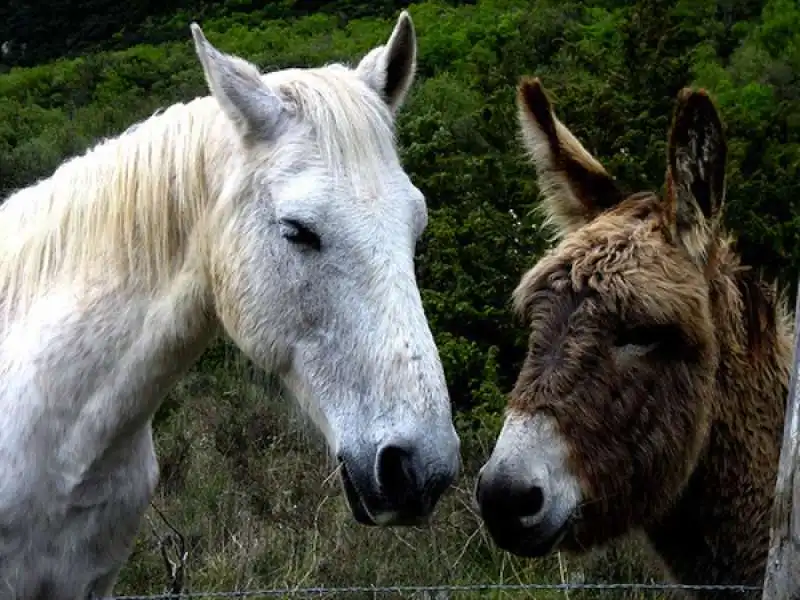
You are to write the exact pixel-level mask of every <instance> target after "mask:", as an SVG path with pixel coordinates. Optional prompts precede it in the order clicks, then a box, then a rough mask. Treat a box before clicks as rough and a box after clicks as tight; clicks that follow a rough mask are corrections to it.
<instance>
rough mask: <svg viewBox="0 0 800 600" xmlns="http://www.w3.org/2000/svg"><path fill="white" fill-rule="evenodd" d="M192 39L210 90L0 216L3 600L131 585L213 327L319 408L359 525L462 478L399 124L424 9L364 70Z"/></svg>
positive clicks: (420, 514) (67, 599)
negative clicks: (262, 55) (177, 393)
mask: <svg viewBox="0 0 800 600" xmlns="http://www.w3.org/2000/svg"><path fill="white" fill-rule="evenodd" d="M192 33H193V36H194V42H195V48H196V51H197V54H198V56H199V58H200V62H201V63H202V67H203V69H204V71H205V76H206V81H207V83H208V86H209V89H210V91H211V96H207V97H204V98H198V99H195V100H193V101H191V102H189V103H188V104H175V105H173V106H171V107H169V108H168V109H167V110H166V111H165V112H164V113H163V114H160V115H157V116H153V117H151V118H150V119H147V120H145V121H143V122H142V123H139V124H138V125H137V126H136V127H134V128H131V129H129V130H128V131H126V132H125V133H123V134H122V135H120V136H119V137H117V138H114V139H110V140H106V141H103V142H102V143H100V144H99V145H97V146H95V147H94V148H92V149H90V150H89V151H87V152H86V154H84V155H83V156H80V157H76V158H73V159H71V160H69V161H67V162H65V163H64V164H62V165H61V166H60V167H59V168H58V169H57V170H56V171H55V172H54V173H53V174H52V175H51V176H50V177H49V178H47V179H44V180H42V181H39V182H37V183H35V184H34V185H32V186H30V187H28V188H26V189H23V190H20V191H17V192H16V193H14V194H13V195H12V196H10V197H9V198H8V199H7V200H6V201H5V203H4V204H3V205H2V207H0V598H3V599H6V598H9V599H15V600H33V599H37V600H40V599H41V600H44V599H47V600H78V599H80V600H84V599H86V598H92V597H97V596H105V595H110V594H111V593H112V589H113V585H114V582H115V580H116V577H117V574H118V572H119V570H120V568H121V567H122V565H123V564H124V562H125V561H126V560H127V558H128V556H129V552H130V550H131V546H132V543H133V540H134V537H135V535H136V533H137V530H138V527H139V524H140V521H141V519H142V517H143V514H144V512H145V510H146V508H147V506H148V504H149V502H150V500H151V497H152V494H153V491H154V488H155V486H156V482H157V479H158V465H157V460H156V456H155V453H154V447H153V439H152V431H151V419H152V417H153V414H154V412H155V411H156V409H157V408H158V406H159V404H160V403H161V402H162V399H163V397H164V394H165V392H166V391H167V390H168V389H169V388H170V387H171V386H172V385H173V384H174V383H175V381H176V380H177V379H178V378H179V377H180V376H181V375H182V374H183V373H185V372H186V371H187V369H188V368H189V367H190V366H191V364H192V363H193V361H195V360H196V359H197V358H198V357H199V355H200V353H201V352H202V351H203V349H204V348H205V347H206V346H207V344H208V343H209V342H210V340H211V338H212V336H213V334H214V332H215V331H217V330H218V326H221V327H222V328H223V329H224V331H225V332H227V334H228V335H229V336H230V337H231V338H232V339H233V340H234V341H235V343H236V344H237V345H238V346H239V348H241V349H242V350H243V351H244V352H245V353H246V354H247V355H248V356H249V357H250V359H252V360H253V361H254V362H255V363H256V364H257V365H259V366H260V367H262V368H263V369H266V370H269V371H271V372H274V373H277V374H278V375H279V376H280V377H281V378H282V380H283V382H284V383H285V385H286V387H287V389H288V391H289V392H290V393H291V394H292V395H293V396H295V397H297V398H298V399H299V400H300V401H301V402H302V403H303V405H304V406H305V407H306V408H307V409H308V411H309V413H310V414H311V416H312V418H313V420H314V422H315V423H316V424H317V426H318V427H319V428H320V429H321V430H322V432H323V433H324V435H325V436H326V439H327V442H328V445H329V449H330V451H331V453H332V454H333V455H334V456H335V457H336V458H337V459H338V461H339V464H340V466H341V469H340V472H341V479H342V484H343V487H344V490H345V495H346V497H347V499H348V503H349V505H350V507H351V510H352V513H353V515H354V516H355V519H356V520H358V521H359V522H361V523H367V524H373V525H382V526H388V525H406V524H412V523H419V522H422V521H424V520H425V519H426V518H427V517H428V516H429V515H430V514H431V512H432V510H433V508H434V505H435V504H436V503H437V500H438V499H439V497H440V496H441V495H442V493H443V492H444V491H445V489H446V488H447V487H448V486H449V485H450V484H451V483H452V482H453V480H454V479H455V477H456V476H457V472H458V468H459V439H458V436H457V434H456V431H455V429H454V427H453V422H452V414H451V407H450V401H449V397H448V392H447V388H446V384H445V379H444V374H443V371H442V366H441V363H440V360H439V355H438V352H437V348H436V346H435V344H434V340H433V337H432V335H431V331H430V329H429V325H428V322H427V320H426V317H425V314H424V312H423V307H422V303H421V299H420V294H419V290H418V288H417V285H416V280H415V275H414V264H413V259H414V250H415V242H416V240H417V238H418V237H419V236H420V234H421V233H422V231H423V229H424V228H425V225H426V219H427V213H426V206H425V200H424V197H423V195H422V194H421V193H420V191H419V190H418V189H417V188H416V187H414V185H413V184H412V183H411V181H410V180H409V178H408V176H407V175H406V173H405V172H404V170H403V168H402V167H401V165H400V162H399V159H398V156H397V151H396V148H395V142H394V135H393V133H394V131H393V127H394V115H395V112H396V110H397V109H398V107H399V106H400V105H401V104H402V103H403V101H404V99H405V96H406V93H407V91H408V88H409V86H410V84H411V82H412V79H413V77H414V71H415V66H416V35H415V31H414V27H413V24H412V22H411V19H410V18H409V16H408V14H406V13H405V12H403V13H402V14H401V16H400V18H399V19H398V21H397V25H396V26H395V28H394V31H393V33H392V35H391V37H390V38H389V40H388V42H387V43H386V44H385V45H384V46H378V47H376V48H374V49H373V50H372V51H371V52H370V53H369V54H367V55H366V56H365V57H364V58H363V60H361V62H360V63H359V64H358V65H357V67H356V68H354V69H351V68H349V67H346V66H344V65H328V66H325V67H322V68H315V69H290V70H284V71H278V72H273V73H269V74H266V75H262V74H260V73H259V71H258V70H257V69H256V67H255V66H254V65H252V64H250V63H248V62H246V61H244V60H242V59H240V58H236V57H233V56H229V55H226V54H223V53H221V52H219V51H218V50H216V49H215V48H214V47H213V46H212V45H211V44H209V42H208V41H207V40H206V38H205V37H204V35H203V33H202V31H201V30H200V28H199V27H198V26H197V25H195V24H193V25H192Z"/></svg>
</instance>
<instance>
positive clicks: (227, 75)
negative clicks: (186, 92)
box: [191, 23, 286, 139]
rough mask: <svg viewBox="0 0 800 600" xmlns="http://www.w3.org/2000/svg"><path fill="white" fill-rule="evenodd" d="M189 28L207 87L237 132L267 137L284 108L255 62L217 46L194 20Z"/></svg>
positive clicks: (245, 135)
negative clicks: (230, 53) (226, 52)
mask: <svg viewBox="0 0 800 600" xmlns="http://www.w3.org/2000/svg"><path fill="white" fill-rule="evenodd" d="M191 30H192V37H193V38H194V45H195V51H196V52H197V56H198V58H199V59H200V63H201V64H202V65H203V71H204V73H205V77H206V83H207V84H208V88H209V90H210V92H211V94H212V95H213V96H214V97H215V98H216V99H217V101H218V102H219V104H220V106H221V107H222V110H223V111H224V112H225V114H226V115H227V116H228V118H229V119H230V120H231V121H232V122H233V124H234V126H235V127H236V129H237V131H238V132H239V134H240V135H241V136H242V137H244V138H247V139H252V138H262V139H263V138H270V137H271V136H272V135H273V134H274V132H275V129H276V128H277V125H278V122H279V121H280V119H281V117H282V116H283V114H284V113H285V111H286V106H285V105H284V103H283V102H282V101H281V99H280V98H279V97H278V96H277V95H276V94H275V93H274V92H273V91H272V90H270V89H269V88H268V87H267V86H266V85H264V82H263V81H262V80H261V73H260V72H259V70H258V68H257V67H256V66H255V65H254V64H252V63H250V62H248V61H246V60H243V59H241V58H239V57H237V56H231V55H229V54H225V53H223V52H220V51H219V50H217V49H216V48H215V47H214V46H212V45H211V43H210V42H209V41H208V40H207V39H206V36H205V35H204V34H203V30H202V29H200V26H199V25H197V23H192V24H191Z"/></svg>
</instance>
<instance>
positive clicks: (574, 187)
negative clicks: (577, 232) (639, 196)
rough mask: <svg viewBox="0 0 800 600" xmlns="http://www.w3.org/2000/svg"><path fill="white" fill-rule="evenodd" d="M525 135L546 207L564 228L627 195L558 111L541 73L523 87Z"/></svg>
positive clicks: (520, 106)
mask: <svg viewBox="0 0 800 600" xmlns="http://www.w3.org/2000/svg"><path fill="white" fill-rule="evenodd" d="M517 109H518V119H519V124H520V128H521V133H522V140H523V143H524V145H525V148H526V149H527V150H528V153H529V154H530V157H531V159H532V160H533V164H534V166H535V168H536V174H537V177H538V184H539V189H540V190H541V192H542V194H543V197H544V198H543V208H544V209H545V211H546V213H547V217H548V219H549V220H550V221H552V222H553V223H554V224H555V225H556V226H557V228H558V233H559V234H564V233H567V232H569V231H572V230H574V229H577V228H578V227H580V226H581V225H583V224H584V223H586V222H587V221H589V220H591V219H592V218H593V217H594V216H595V215H596V214H598V213H600V212H601V211H603V210H605V209H607V208H610V207H612V206H614V205H615V204H616V203H617V202H619V201H620V200H621V199H622V194H621V193H620V191H619V189H618V188H617V185H616V183H615V182H614V179H613V178H612V177H611V176H610V175H609V174H608V173H607V172H606V170H605V168H603V165H601V164H600V163H599V162H598V161H597V159H595V158H594V156H592V155H591V154H590V153H589V152H588V151H587V150H586V149H585V148H584V147H583V146H582V145H581V143H580V142H579V141H578V140H577V139H576V138H575V136H574V135H572V133H571V132H570V131H569V129H567V128H566V127H565V126H564V125H563V124H562V123H561V122H560V121H559V120H558V119H557V118H556V116H555V115H554V114H553V109H552V106H551V104H550V100H549V99H548V97H547V94H546V92H545V90H544V88H543V87H542V84H541V82H540V81H539V79H538V78H523V79H522V81H521V82H520V85H519V88H518V92H517Z"/></svg>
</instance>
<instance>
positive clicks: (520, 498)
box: [475, 415, 582, 557]
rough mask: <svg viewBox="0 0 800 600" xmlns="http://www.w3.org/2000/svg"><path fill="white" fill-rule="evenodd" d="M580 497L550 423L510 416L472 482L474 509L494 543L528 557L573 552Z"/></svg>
mask: <svg viewBox="0 0 800 600" xmlns="http://www.w3.org/2000/svg"><path fill="white" fill-rule="evenodd" d="M581 498H582V492H581V486H580V483H579V481H578V479H577V478H576V477H575V476H574V475H573V474H572V473H571V472H570V471H569V469H568V466H567V448H566V446H565V444H564V442H563V440H562V439H561V437H560V436H558V435H556V432H555V428H554V426H553V423H552V422H551V421H550V420H549V419H546V418H540V417H539V418H537V417H523V416H515V415H511V416H509V417H508V418H507V419H506V421H505V423H504V425H503V429H502V431H501V432H500V436H499V437H498V440H497V444H496V445H495V449H494V451H493V452H492V455H491V456H490V457H489V460H488V461H487V462H486V464H485V465H484V466H483V467H482V468H481V470H480V472H479V474H478V479H477V481H476V483H475V500H476V503H477V506H478V510H479V511H480V514H481V518H482V519H483V521H484V523H485V524H486V528H487V530H488V531H489V535H490V536H491V537H492V540H493V541H494V543H495V544H497V545H498V546H499V547H500V548H502V549H503V550H506V551H508V552H511V553H513V554H517V555H519V556H527V557H540V556H545V555H547V554H549V553H551V552H553V551H555V550H556V549H559V548H560V547H563V548H564V549H571V548H574V547H575V546H577V545H578V544H577V541H576V539H575V529H576V526H577V525H578V511H579V507H580V505H581Z"/></svg>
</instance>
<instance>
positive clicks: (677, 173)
mask: <svg viewBox="0 0 800 600" xmlns="http://www.w3.org/2000/svg"><path fill="white" fill-rule="evenodd" d="M726 156H727V144H726V141H725V134H724V132H723V128H722V122H721V121H720V118H719V115H718V114H717V110H716V108H715V107H714V103H713V102H712V101H711V98H709V96H708V94H707V93H706V92H705V91H704V90H700V91H693V90H691V89H689V88H684V89H682V90H681V91H680V93H679V94H678V101H677V105H676V107H675V114H674V118H673V122H672V129H671V131H670V134H669V159H668V164H667V182H666V199H667V202H668V203H669V205H670V208H671V209H672V210H671V215H672V217H673V223H674V228H675V231H676V233H677V235H678V237H679V239H681V240H682V242H683V244H684V246H685V247H686V248H687V249H688V250H689V252H690V253H691V254H692V255H693V256H695V257H696V258H701V259H702V258H703V257H705V256H706V251H707V249H708V245H709V243H710V242H711V240H712V239H713V238H712V237H711V236H712V235H713V228H714V226H715V225H716V220H717V219H716V218H717V216H718V215H719V214H720V211H721V209H722V206H723V203H724V201H725V160H726Z"/></svg>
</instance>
